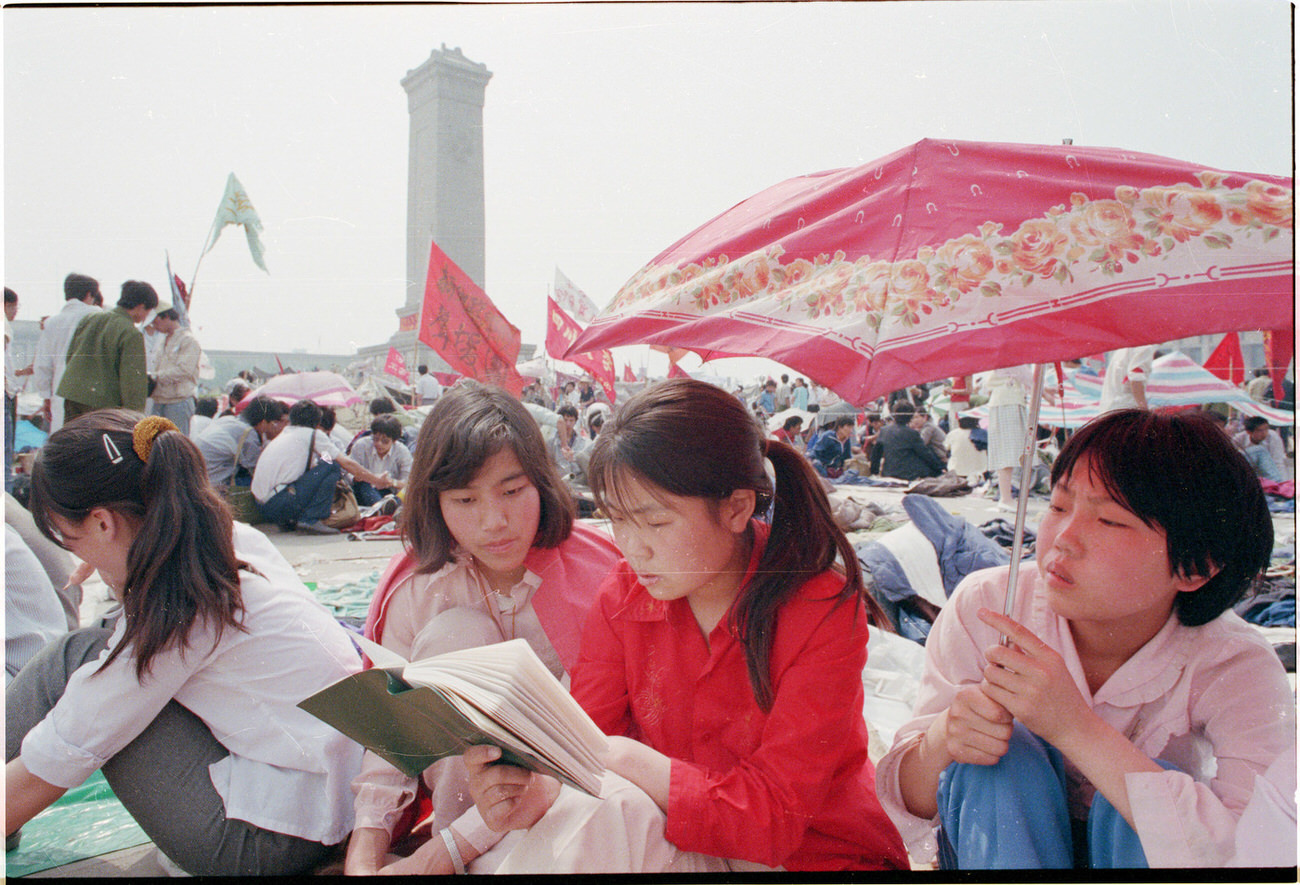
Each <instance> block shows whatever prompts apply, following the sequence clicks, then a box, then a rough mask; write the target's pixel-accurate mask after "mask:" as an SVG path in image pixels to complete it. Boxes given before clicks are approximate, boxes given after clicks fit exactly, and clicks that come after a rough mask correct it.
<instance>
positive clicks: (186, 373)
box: [151, 327, 203, 403]
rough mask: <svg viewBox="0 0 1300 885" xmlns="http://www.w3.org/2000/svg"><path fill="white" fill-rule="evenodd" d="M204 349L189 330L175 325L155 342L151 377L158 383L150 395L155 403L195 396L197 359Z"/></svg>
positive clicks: (197, 371) (197, 374) (197, 369)
mask: <svg viewBox="0 0 1300 885" xmlns="http://www.w3.org/2000/svg"><path fill="white" fill-rule="evenodd" d="M202 356H203V349H202V348H201V347H199V339H197V338H195V337H194V335H193V333H192V332H190V330H189V329H186V328H184V327H180V328H177V329H176V331H175V332H172V333H171V334H170V335H167V336H165V337H164V338H163V340H162V343H161V344H159V345H158V351H157V355H156V361H155V363H154V377H156V378H157V379H158V384H157V386H156V387H154V390H153V393H152V394H151V396H152V397H153V400H154V402H157V403H174V402H181V401H183V400H186V399H189V398H190V397H192V396H194V390H195V389H196V388H197V387H198V384H199V360H200V358H201V357H202Z"/></svg>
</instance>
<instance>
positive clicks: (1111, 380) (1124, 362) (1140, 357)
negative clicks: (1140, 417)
mask: <svg viewBox="0 0 1300 885" xmlns="http://www.w3.org/2000/svg"><path fill="white" fill-rule="evenodd" d="M1155 356H1156V348H1155V345H1154V344H1150V345H1145V346H1143V347H1124V348H1121V349H1119V350H1114V351H1111V354H1110V359H1109V360H1108V361H1107V363H1106V374H1105V376H1104V377H1103V378H1102V381H1101V414H1103V415H1104V414H1106V413H1107V412H1114V411H1117V410H1119V409H1145V408H1148V406H1147V382H1148V381H1150V380H1151V362H1152V361H1153V360H1154V359H1155Z"/></svg>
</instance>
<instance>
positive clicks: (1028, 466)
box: [1002, 363, 1043, 645]
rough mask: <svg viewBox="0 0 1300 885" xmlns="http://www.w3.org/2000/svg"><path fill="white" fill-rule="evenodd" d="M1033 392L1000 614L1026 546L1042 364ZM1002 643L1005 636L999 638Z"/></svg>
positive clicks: (1008, 606) (1012, 598)
mask: <svg viewBox="0 0 1300 885" xmlns="http://www.w3.org/2000/svg"><path fill="white" fill-rule="evenodd" d="M1033 387H1034V389H1033V392H1032V393H1031V394H1030V397H1029V422H1028V427H1027V428H1026V430H1025V443H1024V447H1023V449H1022V450H1021V452H1020V493H1019V494H1018V495H1016V525H1015V532H1014V534H1013V536H1012V537H1013V540H1012V544H1011V568H1010V570H1009V571H1008V572H1007V598H1006V602H1005V603H1004V604H1003V606H1002V614H1004V615H1006V616H1007V617H1008V618H1009V617H1011V610H1012V609H1013V608H1014V607H1015V604H1016V580H1017V578H1018V577H1019V574H1020V557H1021V555H1022V554H1023V552H1024V546H1025V514H1026V512H1027V511H1028V509H1029V482H1030V480H1031V479H1032V477H1033V475H1034V462H1035V461H1036V460H1037V459H1038V403H1039V401H1040V400H1041V399H1042V397H1043V366H1042V364H1041V363H1040V364H1035V366H1034V384H1033ZM1002 644H1003V645H1006V644H1007V638H1006V637H1005V636H1003V637H1002Z"/></svg>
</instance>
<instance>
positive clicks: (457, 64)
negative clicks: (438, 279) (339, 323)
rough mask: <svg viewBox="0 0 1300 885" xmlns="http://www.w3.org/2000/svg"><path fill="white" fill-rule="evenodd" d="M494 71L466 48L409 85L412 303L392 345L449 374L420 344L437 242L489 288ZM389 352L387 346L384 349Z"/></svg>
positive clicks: (439, 59)
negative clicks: (486, 133)
mask: <svg viewBox="0 0 1300 885" xmlns="http://www.w3.org/2000/svg"><path fill="white" fill-rule="evenodd" d="M491 78H492V72H491V71H489V70H488V69H487V66H486V65H484V64H480V63H478V62H473V61H470V60H469V59H467V58H465V56H464V55H462V54H461V51H460V48H459V47H457V48H455V49H448V48H447V45H446V44H445V43H444V44H443V45H442V48H441V49H436V50H434V51H433V52H432V53H430V55H429V58H428V60H427V61H426V62H425V63H424V64H422V65H420V66H419V67H418V68H416V69H415V70H413V71H408V72H407V74H406V76H405V77H404V78H403V79H402V88H403V89H405V90H406V96H407V110H408V112H409V114H410V118H411V136H410V148H409V153H408V157H409V160H408V163H409V169H408V173H407V184H406V303H405V304H403V305H402V306H401V307H400V308H398V310H397V317H398V330H399V331H398V332H397V334H396V335H394V336H393V339H392V342H391V343H392V346H394V347H396V348H397V349H398V351H399V352H400V353H401V354H402V355H403V356H404V357H405V358H406V361H407V367H408V369H409V371H410V372H411V375H412V378H414V376H415V367H416V365H417V363H421V362H424V363H428V364H429V367H430V369H431V370H434V371H438V370H442V369H445V364H444V363H443V361H442V360H441V359H440V358H439V357H438V356H437V355H436V354H434V353H433V352H432V351H430V350H429V348H427V347H425V346H424V345H423V344H420V343H419V342H418V341H417V339H416V334H417V332H418V330H419V323H420V305H421V303H422V302H423V300H424V281H425V276H426V274H427V273H428V270H429V243H430V241H433V242H436V243H437V244H438V248H440V249H442V251H443V252H446V253H447V255H448V256H449V257H450V258H451V260H452V261H454V262H456V264H457V265H459V266H460V268H461V269H462V270H464V271H465V273H467V274H469V277H470V279H472V280H473V281H474V282H476V283H478V284H479V286H483V284H484V265H485V259H484V252H485V249H484V240H485V232H486V229H487V225H486V222H485V220H484V216H485V210H484V200H483V101H484V96H485V93H486V92H487V84H488V80H490V79H491ZM384 350H385V352H386V350H387V346H384Z"/></svg>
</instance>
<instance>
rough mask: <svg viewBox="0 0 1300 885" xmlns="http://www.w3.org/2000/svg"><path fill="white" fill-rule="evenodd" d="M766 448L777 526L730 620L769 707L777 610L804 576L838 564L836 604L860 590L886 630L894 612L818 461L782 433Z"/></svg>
mask: <svg viewBox="0 0 1300 885" xmlns="http://www.w3.org/2000/svg"><path fill="white" fill-rule="evenodd" d="M765 454H766V456H767V460H768V461H769V462H770V463H771V465H772V469H773V471H774V472H775V474H776V483H775V485H776V488H775V492H774V494H773V502H772V503H773V509H772V523H771V525H772V528H771V532H770V533H769V534H768V537H767V545H766V546H765V547H764V548H763V555H762V557H761V558H760V559H759V562H758V566H757V568H756V569H755V572H754V579H753V580H752V581H750V583H749V584H748V585H747V586H746V587H745V588H744V590H743V591H742V593H741V595H740V598H739V599H737V600H736V605H735V607H734V608H733V609H732V615H731V617H732V622H731V624H732V627H733V628H734V629H735V630H736V632H737V633H738V635H739V636H740V640H741V642H742V644H743V645H744V647H745V663H746V665H747V666H748V669H749V682H750V685H751V687H752V688H753V690H754V697H755V698H756V699H757V701H758V704H759V706H760V707H762V708H763V709H764V710H769V709H771V707H772V702H773V700H774V698H773V694H772V675H771V667H770V664H769V662H770V660H771V656H772V639H773V635H774V633H775V630H774V629H773V627H774V625H775V623H776V613H777V611H778V610H779V609H780V607H781V605H782V604H784V603H785V602H786V600H788V599H789V598H790V597H791V596H793V595H794V594H795V592H796V591H797V590H798V589H799V587H801V586H802V585H803V584H804V583H805V582H806V581H808V580H809V579H811V578H813V577H814V576H816V575H819V574H821V573H822V572H824V571H827V570H828V569H835V570H836V571H837V572H840V573H842V574H843V575H844V584H843V586H842V587H841V588H840V592H839V595H838V597H837V599H838V602H837V605H838V604H839V603H840V602H844V601H846V600H851V599H853V598H854V597H857V598H859V599H861V600H862V604H863V606H864V607H865V608H866V614H867V619H868V621H869V622H870V623H871V624H872V625H874V626H876V627H878V628H882V627H883V628H884V629H888V624H889V619H888V617H887V616H886V615H885V612H884V610H883V609H881V607H880V604H879V603H878V602H876V600H875V599H873V598H872V596H871V594H869V593H867V592H866V591H865V589H864V588H863V584H862V568H861V566H860V565H859V564H858V557H857V553H856V551H854V549H853V545H852V544H850V543H849V540H848V538H846V537H845V536H844V532H843V531H841V530H840V527H839V525H838V524H837V523H836V522H835V517H834V515H833V514H832V513H831V507H830V502H829V501H827V499H826V492H825V491H824V490H823V488H822V484H821V480H820V479H819V478H818V476H817V474H816V472H815V471H814V470H813V469H812V465H811V464H809V463H808V460H807V459H806V458H804V457H803V456H802V455H800V454H799V453H798V452H796V451H795V450H794V449H793V448H791V447H790V446H788V445H786V444H785V443H783V442H779V441H777V440H772V439H769V440H766V441H765ZM837 557H838V562H837Z"/></svg>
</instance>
